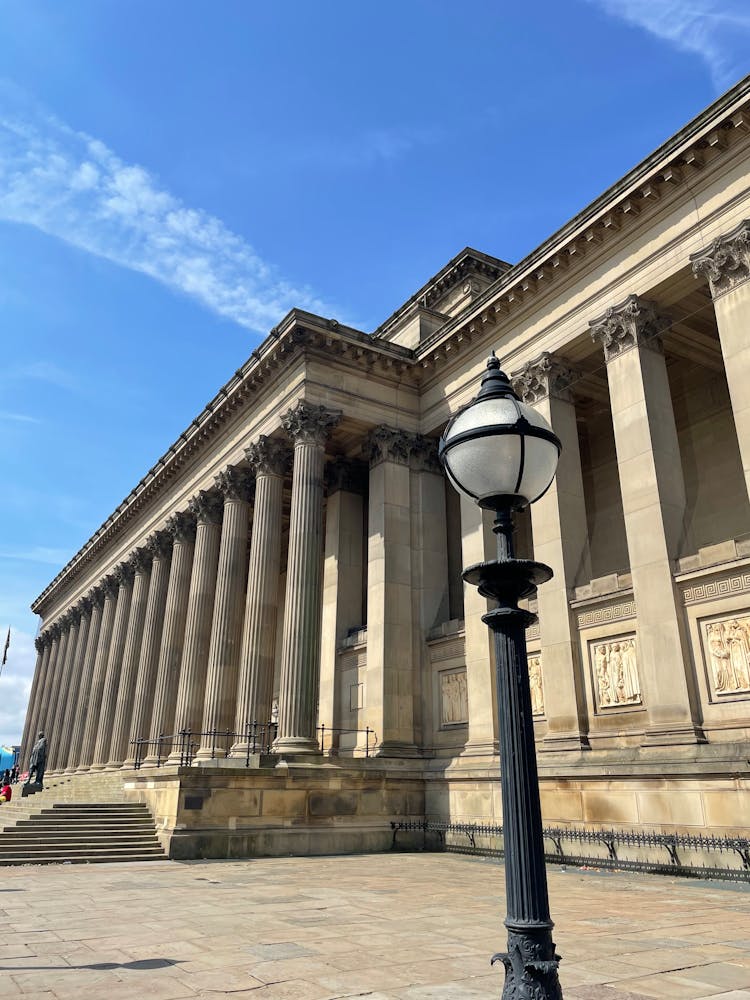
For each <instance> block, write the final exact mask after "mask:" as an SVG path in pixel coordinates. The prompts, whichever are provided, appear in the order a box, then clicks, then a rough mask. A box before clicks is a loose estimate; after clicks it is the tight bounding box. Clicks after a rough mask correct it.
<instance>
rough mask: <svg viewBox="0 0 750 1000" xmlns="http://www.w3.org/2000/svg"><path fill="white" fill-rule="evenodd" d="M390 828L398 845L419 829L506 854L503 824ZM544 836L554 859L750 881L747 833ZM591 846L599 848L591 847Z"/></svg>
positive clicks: (428, 839)
mask: <svg viewBox="0 0 750 1000" xmlns="http://www.w3.org/2000/svg"><path fill="white" fill-rule="evenodd" d="M391 830H392V832H393V841H392V845H391V846H392V848H393V849H398V847H399V846H414V844H413V840H414V837H413V836H412V837H411V838H410V839H411V845H408V844H407V843H405V842H404V839H403V838H402V840H401V843H400V844H399V840H398V837H399V834H412V835H414V834H416V835H417V836H419V835H421V842H420V844H419V846H420V848H421V849H423V850H434V851H450V852H454V853H461V854H480V855H484V856H489V857H503V856H504V852H503V839H502V838H503V828H502V826H500V825H498V824H494V823H449V822H446V821H442V820H401V821H395V822H392V823H391ZM544 839H545V841H546V842H547V843H548V844H549V845H550V847H551V850H550V851H549V852H547V853H545V860H546V861H547V862H548V863H549V864H560V865H573V866H585V867H592V868H606V869H620V870H632V871H642V872H654V873H658V874H669V875H684V876H688V877H693V878H718V879H732V880H737V881H749V882H750V839H748V838H746V837H720V836H715V835H712V834H707V835H704V834H688V833H686V834H681V833H658V832H655V831H654V832H652V831H649V830H597V829H593V828H586V827H582V828H573V827H545V828H544ZM588 845H590V846H591V847H594V846H597V847H599V850H598V851H593V850H587V849H586V847H587V846H588ZM661 852H664V853H663V854H662V853H661ZM639 855H640V856H639ZM644 855H645V856H644ZM652 855H653V856H652ZM706 861H709V862H710V863H708V864H707V863H706Z"/></svg>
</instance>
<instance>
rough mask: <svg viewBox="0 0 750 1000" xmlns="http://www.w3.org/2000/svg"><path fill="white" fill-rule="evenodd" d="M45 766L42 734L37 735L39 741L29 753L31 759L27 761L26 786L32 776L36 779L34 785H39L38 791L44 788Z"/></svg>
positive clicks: (44, 743)
mask: <svg viewBox="0 0 750 1000" xmlns="http://www.w3.org/2000/svg"><path fill="white" fill-rule="evenodd" d="M46 765H47V739H46V737H45V735H44V733H40V734H39V739H38V740H37V741H36V743H35V744H34V748H33V750H32V751H31V759H30V760H29V776H28V778H27V779H26V784H27V785H28V784H29V782H30V781H31V775H32V774H33V775H34V776H35V779H36V784H37V785H39V788H40V790H41V789H42V788H44V768H45V767H46Z"/></svg>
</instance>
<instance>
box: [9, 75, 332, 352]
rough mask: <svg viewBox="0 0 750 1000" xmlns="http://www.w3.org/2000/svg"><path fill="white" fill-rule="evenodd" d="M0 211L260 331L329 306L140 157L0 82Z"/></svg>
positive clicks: (325, 310) (324, 311) (328, 311)
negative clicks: (289, 315) (173, 189)
mask: <svg viewBox="0 0 750 1000" xmlns="http://www.w3.org/2000/svg"><path fill="white" fill-rule="evenodd" d="M0 104H1V105H2V108H1V109H0V219H5V220H8V221H12V222H18V223H24V224H26V225H30V226H34V227H35V228H37V229H39V230H41V231H42V232H45V233H48V234H50V235H52V236H55V237H57V238H59V239H61V240H64V241H66V242H67V243H69V244H72V245H73V246H76V247H78V248H80V249H82V250H86V251H88V252H89V253H92V254H95V255H96V256H98V257H102V258H105V259H106V260H109V261H112V262H114V263H115V264H118V265H121V266H123V267H127V268H130V269H132V270H134V271H140V272H142V273H144V274H147V275H149V276H150V277H152V278H154V279H156V280H157V281H160V282H162V283H163V284H164V285H167V286H168V287H169V288H171V289H173V290H175V291H178V292H181V293H183V294H185V295H188V296H190V297H191V298H194V299H196V300H197V301H199V302H200V303H202V304H203V305H204V306H205V307H206V308H207V309H210V310H211V311H213V312H214V313H217V314H218V315H220V316H223V317H226V318H228V319H231V320H234V321H235V322H236V323H239V324H240V325H241V326H243V327H247V328H248V329H250V330H254V331H257V332H259V333H266V332H267V331H268V329H269V328H270V327H271V326H273V325H274V324H275V323H277V322H278V321H279V319H280V318H281V317H282V316H283V315H284V314H285V313H286V312H287V311H288V310H289V309H290V308H292V307H293V306H299V307H301V308H304V309H309V310H311V311H313V312H316V313H321V314H323V315H329V316H330V315H334V314H335V309H334V308H333V307H331V306H330V305H326V304H325V303H324V302H322V301H320V300H319V299H318V298H317V297H316V296H315V295H314V294H313V293H312V291H311V290H310V289H309V288H306V287H299V286H295V285H294V284H292V283H290V282H288V281H286V280H285V279H284V278H283V277H282V276H280V275H279V274H278V272H277V271H276V270H275V269H274V268H273V267H272V266H271V265H269V264H268V263H267V262H266V261H264V260H263V259H262V258H261V257H260V256H259V255H258V254H257V253H256V252H255V251H254V250H253V248H252V247H251V246H250V245H249V244H248V243H247V242H246V241H245V240H244V239H243V238H242V237H241V236H239V235H237V234H236V233H233V232H232V231H231V230H230V229H229V228H228V227H227V226H226V225H224V223H223V222H222V221H221V220H220V219H217V218H216V217H215V216H212V215H209V214H208V213H207V212H205V211H203V210H202V209H200V208H193V207H191V206H189V205H186V204H184V202H183V201H181V200H180V198H178V197H176V196H175V195H173V194H172V193H170V192H169V191H168V190H166V188H164V187H163V186H162V185H161V184H160V183H159V182H158V180H157V179H156V178H155V177H154V176H153V175H152V174H150V173H149V171H148V170H146V169H145V168H144V167H143V166H140V165H138V164H135V163H127V162H125V161H124V160H123V159H121V158H120V157H119V156H117V155H116V154H115V153H114V152H113V151H112V150H111V149H109V148H108V147H107V146H106V145H105V144H104V143H103V142H100V141H99V140H98V139H96V138H93V137H92V136H89V135H87V134H86V133H84V132H80V131H76V130H75V129H73V128H71V127H70V126H69V125H67V124H65V123H64V122H62V121H60V120H59V119H58V118H55V117H54V116H52V115H50V114H48V113H46V112H45V111H44V110H43V109H40V108H39V107H38V106H35V105H32V104H31V102H30V101H29V100H28V99H27V98H26V97H25V95H22V94H19V91H18V90H17V88H14V87H13V86H11V85H8V84H4V85H1V86H0Z"/></svg>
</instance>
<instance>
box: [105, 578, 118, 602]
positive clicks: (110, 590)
mask: <svg viewBox="0 0 750 1000" xmlns="http://www.w3.org/2000/svg"><path fill="white" fill-rule="evenodd" d="M101 588H102V593H103V595H104V599H105V600H106V599H107V598H108V597H117V591H118V590H119V589H120V583H119V581H118V579H117V577H116V576H115V574H114V573H110V574H109V575H108V576H105V577H104V579H103V580H102V582H101Z"/></svg>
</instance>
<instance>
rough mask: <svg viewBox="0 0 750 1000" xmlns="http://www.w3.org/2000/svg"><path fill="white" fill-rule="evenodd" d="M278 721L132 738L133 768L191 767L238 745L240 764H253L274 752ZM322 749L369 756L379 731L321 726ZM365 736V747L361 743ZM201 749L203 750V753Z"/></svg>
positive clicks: (331, 754)
mask: <svg viewBox="0 0 750 1000" xmlns="http://www.w3.org/2000/svg"><path fill="white" fill-rule="evenodd" d="M277 732H278V724H277V723H276V722H266V723H259V722H248V723H247V725H246V726H245V728H244V730H242V732H232V731H231V730H229V729H210V730H208V731H203V732H198V731H194V730H192V729H181V730H180V732H178V733H161V734H160V735H159V736H157V737H156V738H155V739H145V738H143V739H136V740H131V741H130V745H131V747H133V754H132V756H133V761H134V763H133V767H134V768H135V769H136V770H138V769H139V768H141V767H143V765H144V764H146V765H148V766H151V767H162V766H163V765H164V764H167V763H169V764H179V765H181V766H182V767H189V766H190V764H192V763H193V760H194V759H195V757H196V755H198V756H200V757H202V758H204V759H207V760H217V759H221V758H225V757H228V756H229V754H230V752H231V750H232V747H234V746H237V747H238V750H239V752H238V753H236V754H235V757H234V759H235V760H236V761H237V766H238V767H241V766H242V765H243V763H244V766H245V767H249V766H250V762H251V760H254V758H255V756H256V755H257V754H261V755H264V754H272V753H274V749H273V744H274V742H275V740H276V734H277ZM317 733H318V740H319V744H320V752H321V753H322V754H323V755H324V756H328V757H338V756H342V755H344V756H346V755H347V754H350V753H351V754H354V753H359V752H361V751H364V755H365V757H369V756H370V752H371V750H372V749H373V748H374V747H375V745H376V744H377V736H376V735H375V731H374V730H373V729H370V728H369V727H368V728H366V729H336V728H334V727H331V726H318V728H317ZM342 736H352V737H353V738H354V739H353V745H352V746H351V747H344V746H342V745H341V743H342V741H341V737H342ZM360 736H364V737H365V739H364V746H362V745H361V743H360ZM199 751H200V753H199Z"/></svg>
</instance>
